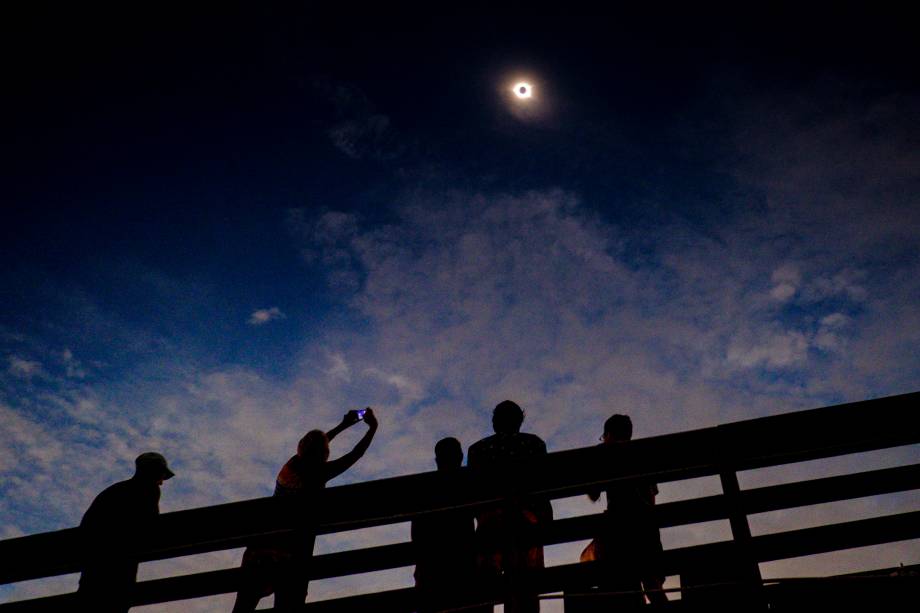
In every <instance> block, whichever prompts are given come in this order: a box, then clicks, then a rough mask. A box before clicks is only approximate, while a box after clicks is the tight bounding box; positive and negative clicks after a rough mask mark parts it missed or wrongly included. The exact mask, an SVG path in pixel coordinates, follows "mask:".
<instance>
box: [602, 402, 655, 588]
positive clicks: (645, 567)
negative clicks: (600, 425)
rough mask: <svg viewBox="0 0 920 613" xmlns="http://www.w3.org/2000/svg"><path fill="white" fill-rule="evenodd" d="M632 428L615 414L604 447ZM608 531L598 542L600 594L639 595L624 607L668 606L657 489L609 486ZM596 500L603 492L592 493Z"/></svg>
mask: <svg viewBox="0 0 920 613" xmlns="http://www.w3.org/2000/svg"><path fill="white" fill-rule="evenodd" d="M632 433H633V425H632V420H631V419H630V418H629V416H628V415H613V416H611V417H610V418H609V419H607V421H606V422H604V434H603V436H602V437H601V440H602V441H603V442H602V443H601V445H602V446H605V447H610V448H615V447H617V446H621V445H623V444H625V443H626V442H628V441H629V440H630V439H631V438H632ZM606 494H607V511H606V521H605V528H604V531H603V533H602V534H601V535H599V536H598V538H597V539H596V540H595V558H596V559H597V560H599V561H600V562H601V563H602V564H604V565H605V566H606V568H605V570H604V571H603V572H604V578H603V579H602V581H601V582H600V584H599V586H600V588H601V591H609V592H634V593H635V595H634V596H624V597H620V598H618V599H617V600H616V603H617V604H621V605H623V606H634V605H641V604H644V602H645V598H644V597H643V595H642V590H644V592H645V596H647V597H648V599H649V602H651V603H652V604H659V603H662V602H667V600H668V597H667V596H666V595H665V593H664V592H662V591H661V587H662V584H663V583H664V577H663V576H662V575H661V574H660V559H661V553H662V548H661V537H660V535H659V531H658V524H657V523H656V521H655V509H654V507H655V496H656V495H657V494H658V486H657V485H656V484H655V483H653V482H650V481H647V480H628V481H623V482H614V483H611V484H610V485H608V486H607V489H606ZM588 495H589V496H590V497H591V499H592V500H593V501H595V502H596V501H597V500H598V499H599V498H600V492H591V493H589V494H588Z"/></svg>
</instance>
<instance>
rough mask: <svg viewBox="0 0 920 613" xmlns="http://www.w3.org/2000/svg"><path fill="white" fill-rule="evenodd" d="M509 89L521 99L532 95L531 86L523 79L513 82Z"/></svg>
mask: <svg viewBox="0 0 920 613" xmlns="http://www.w3.org/2000/svg"><path fill="white" fill-rule="evenodd" d="M511 91H513V92H514V95H515V96H517V97H518V98H519V99H521V100H524V99H527V98H532V97H533V86H532V85H531V84H530V83H527V82H524V81H520V82H518V83H515V84H514V87H512V88H511Z"/></svg>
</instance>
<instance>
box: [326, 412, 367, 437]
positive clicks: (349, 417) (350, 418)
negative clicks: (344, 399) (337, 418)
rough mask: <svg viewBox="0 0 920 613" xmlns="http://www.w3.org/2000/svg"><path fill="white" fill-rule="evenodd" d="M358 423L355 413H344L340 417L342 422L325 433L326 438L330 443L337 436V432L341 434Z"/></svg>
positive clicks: (356, 413)
mask: <svg viewBox="0 0 920 613" xmlns="http://www.w3.org/2000/svg"><path fill="white" fill-rule="evenodd" d="M359 421H361V420H360V419H358V412H357V411H349V412H348V413H345V416H344V417H342V421H341V422H340V423H339V425H337V426H336V427H335V428H333V429H332V430H330V431H329V432H327V433H326V438H327V439H329V440H330V441H331V440H332V439H334V438H335V437H336V436H338V434H339V432H341V431H342V430H347V429H348V428H350V427H352V426H353V425H355V424H356V423H358V422H359Z"/></svg>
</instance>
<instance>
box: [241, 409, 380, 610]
mask: <svg viewBox="0 0 920 613" xmlns="http://www.w3.org/2000/svg"><path fill="white" fill-rule="evenodd" d="M359 421H364V423H365V424H367V432H365V434H364V436H363V437H362V438H361V440H360V441H358V444H357V445H355V447H354V449H352V450H351V451H349V452H348V453H346V454H345V455H343V456H342V457H340V458H337V459H335V460H332V461H330V460H329V442H330V441H331V440H332V439H334V438H335V437H336V436H337V435H338V434H339V433H340V432H342V431H343V430H345V429H347V428H350V427H351V426H353V425H355V424H356V423H358V422H359ZM376 432H377V418H376V416H375V415H374V411H373V409H371V408H370V407H368V408H366V409H360V410H353V411H349V412H348V413H346V414H345V416H344V417H343V418H342V421H341V423H339V424H338V425H337V426H336V427H334V428H333V429H332V430H329V431H328V432H323V431H322V430H310V431H309V432H307V433H306V434H305V435H304V436H303V438H301V439H300V441H299V442H298V443H297V454H296V455H294V456H293V457H291V459H290V460H288V461H287V462H286V463H285V465H284V466H283V467H282V468H281V471H280V472H279V473H278V478H277V479H276V481H275V492H274V496H277V497H289V498H297V499H301V500H304V501H306V502H309V501H310V500H311V498H313V497H314V496H315V495H316V494H317V493H318V492H320V491H321V490H322V489H324V488H325V487H326V483H327V482H328V481H330V480H332V479H334V478H335V477H338V476H339V475H341V474H342V473H343V472H345V471H346V470H348V469H349V468H351V467H352V466H353V465H354V464H355V462H357V461H358V460H359V459H361V456H363V455H364V453H365V452H366V451H367V449H368V447H370V444H371V441H372V440H373V438H374V434H375V433H376ZM315 540H316V534H315V533H314V532H313V530H312V529H310V528H309V527H308V528H306V529H304V530H301V531H299V532H298V533H297V535H296V536H295V537H294V538H291V537H290V536H285V537H282V538H281V539H279V540H277V541H275V542H271V543H267V544H261V545H258V546H251V547H248V548H247V549H246V551H245V553H243V564H242V568H243V570H244V578H243V581H242V584H243V587H242V589H240V591H239V592H237V595H236V603H235V604H234V606H233V611H234V613H243V612H247V613H248V612H249V611H254V610H255V608H256V606H257V605H258V604H259V600H261V599H262V598H264V597H265V596H268V595H270V594H272V593H274V594H275V609H276V610H280V611H289V610H299V608H300V607H301V606H303V603H304V600H306V597H307V585H308V580H307V572H308V570H309V562H310V559H311V558H312V557H313V542H314V541H315Z"/></svg>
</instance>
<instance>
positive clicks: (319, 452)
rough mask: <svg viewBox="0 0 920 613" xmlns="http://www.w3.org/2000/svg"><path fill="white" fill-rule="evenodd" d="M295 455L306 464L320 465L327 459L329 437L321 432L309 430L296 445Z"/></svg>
mask: <svg viewBox="0 0 920 613" xmlns="http://www.w3.org/2000/svg"><path fill="white" fill-rule="evenodd" d="M297 455H299V456H300V457H301V458H303V459H304V460H307V461H308V462H315V463H317V464H322V463H323V462H325V461H326V460H328V459H329V437H328V436H326V433H325V432H323V431H322V430H310V431H309V432H307V433H306V434H304V435H303V438H302V439H300V441H299V442H298V443H297Z"/></svg>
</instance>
